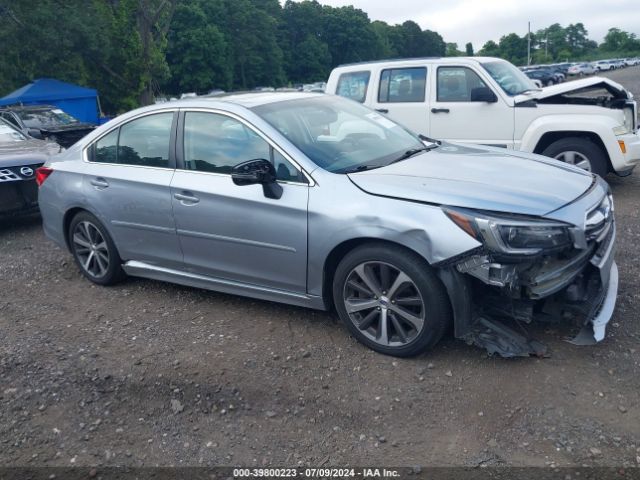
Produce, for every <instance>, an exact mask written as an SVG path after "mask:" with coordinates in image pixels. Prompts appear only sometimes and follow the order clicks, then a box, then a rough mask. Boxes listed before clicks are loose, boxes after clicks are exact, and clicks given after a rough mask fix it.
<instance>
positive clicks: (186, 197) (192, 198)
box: [173, 192, 200, 204]
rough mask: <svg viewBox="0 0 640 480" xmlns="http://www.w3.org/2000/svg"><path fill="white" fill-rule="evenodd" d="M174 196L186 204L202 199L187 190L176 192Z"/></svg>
mask: <svg viewBox="0 0 640 480" xmlns="http://www.w3.org/2000/svg"><path fill="white" fill-rule="evenodd" d="M173 198H175V199H176V200H180V201H181V202H182V203H185V204H187V203H190V204H194V203H198V202H199V201H200V199H199V198H198V197H195V196H193V195H191V194H189V193H187V192H183V193H174V194H173Z"/></svg>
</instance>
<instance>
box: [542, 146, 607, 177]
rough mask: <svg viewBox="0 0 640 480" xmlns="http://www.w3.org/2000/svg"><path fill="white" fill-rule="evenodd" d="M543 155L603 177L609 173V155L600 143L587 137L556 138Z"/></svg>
mask: <svg viewBox="0 0 640 480" xmlns="http://www.w3.org/2000/svg"><path fill="white" fill-rule="evenodd" d="M542 155H545V156H547V157H551V158H555V159H556V160H560V161H561V162H565V163H568V164H570V165H575V166H577V167H580V168H582V169H583V170H587V171H589V172H593V173H597V174H598V175H600V176H601V177H604V176H605V175H606V174H607V170H608V169H607V157H606V155H605V153H604V152H603V151H602V148H600V147H599V146H598V145H596V144H595V143H594V142H592V141H591V140H589V139H587V138H580V137H567V138H562V139H560V140H556V141H555V142H553V143H552V144H551V145H549V146H548V147H547V148H545V149H544V151H543V152H542Z"/></svg>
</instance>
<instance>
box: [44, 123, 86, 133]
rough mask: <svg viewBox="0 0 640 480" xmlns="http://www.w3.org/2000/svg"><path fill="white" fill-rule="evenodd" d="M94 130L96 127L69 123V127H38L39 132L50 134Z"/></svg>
mask: <svg viewBox="0 0 640 480" xmlns="http://www.w3.org/2000/svg"><path fill="white" fill-rule="evenodd" d="M95 128H96V126H95V125H93V124H91V123H71V124H69V125H42V126H40V127H38V129H39V130H41V131H43V132H50V133H64V132H75V131H78V130H87V131H91V130H94V129H95Z"/></svg>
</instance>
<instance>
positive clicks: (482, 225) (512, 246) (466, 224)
mask: <svg viewBox="0 0 640 480" xmlns="http://www.w3.org/2000/svg"><path fill="white" fill-rule="evenodd" d="M442 209H443V211H444V213H445V214H446V215H447V216H448V217H449V218H450V219H451V220H452V221H453V222H454V223H455V224H456V225H457V226H458V227H460V228H461V229H462V230H464V231H465V232H466V233H468V234H469V235H471V236H472V237H473V238H475V239H476V240H478V241H479V242H481V243H482V244H484V246H485V247H486V248H487V249H489V250H491V251H493V252H496V253H501V254H507V255H538V254H540V253H547V252H551V251H559V250H562V249H564V248H566V247H568V246H570V245H572V244H573V240H572V237H571V233H570V231H569V227H570V225H567V224H565V223H561V222H555V221H550V220H537V219H531V218H530V217H524V216H515V215H508V216H507V215H501V214H493V213H485V212H477V211H473V210H467V209H462V208H454V207H443V208H442Z"/></svg>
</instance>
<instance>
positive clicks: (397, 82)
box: [378, 67, 427, 103]
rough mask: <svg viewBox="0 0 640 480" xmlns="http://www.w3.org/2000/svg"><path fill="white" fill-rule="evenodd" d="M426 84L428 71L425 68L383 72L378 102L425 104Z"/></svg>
mask: <svg viewBox="0 0 640 480" xmlns="http://www.w3.org/2000/svg"><path fill="white" fill-rule="evenodd" d="M426 84H427V69H426V68H424V67H420V68H394V69H389V70H383V71H382V73H381V74H380V90H379V91H378V102H380V103H402V102H424V99H425V88H426Z"/></svg>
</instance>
